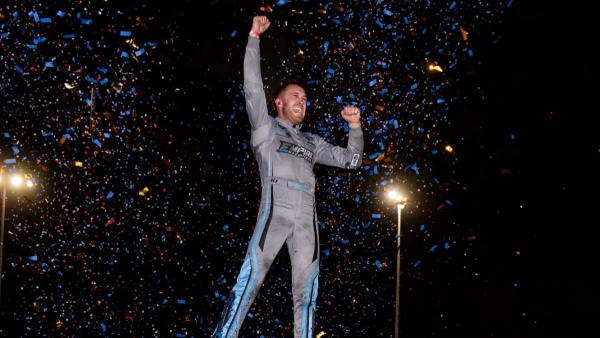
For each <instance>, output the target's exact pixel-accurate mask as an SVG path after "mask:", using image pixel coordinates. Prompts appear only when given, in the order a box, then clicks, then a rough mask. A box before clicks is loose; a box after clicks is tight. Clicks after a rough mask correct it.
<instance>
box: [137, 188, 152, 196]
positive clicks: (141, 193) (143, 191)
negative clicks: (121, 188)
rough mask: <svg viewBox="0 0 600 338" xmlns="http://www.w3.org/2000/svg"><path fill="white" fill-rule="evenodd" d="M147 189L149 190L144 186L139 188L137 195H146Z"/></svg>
mask: <svg viewBox="0 0 600 338" xmlns="http://www.w3.org/2000/svg"><path fill="white" fill-rule="evenodd" d="M148 191H150V189H149V188H148V187H144V189H142V190H140V192H139V193H138V195H140V196H144V195H146V193H147V192H148Z"/></svg>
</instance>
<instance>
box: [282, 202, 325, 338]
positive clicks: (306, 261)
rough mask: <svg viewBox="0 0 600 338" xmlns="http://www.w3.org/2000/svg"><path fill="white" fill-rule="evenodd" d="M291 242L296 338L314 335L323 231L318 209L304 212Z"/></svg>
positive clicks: (289, 244) (288, 240)
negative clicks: (318, 224)
mask: <svg viewBox="0 0 600 338" xmlns="http://www.w3.org/2000/svg"><path fill="white" fill-rule="evenodd" d="M287 245H288V250H289V254H290V258H291V262H292V293H293V296H294V338H312V337H313V336H314V333H313V329H314V326H315V311H316V300H317V291H318V284H319V282H318V276H319V231H318V226H317V217H316V213H315V212H314V209H313V210H310V209H309V212H305V213H303V214H301V215H300V217H299V220H298V222H297V223H296V224H295V226H294V229H293V232H292V235H291V236H290V237H289V238H288V239H287Z"/></svg>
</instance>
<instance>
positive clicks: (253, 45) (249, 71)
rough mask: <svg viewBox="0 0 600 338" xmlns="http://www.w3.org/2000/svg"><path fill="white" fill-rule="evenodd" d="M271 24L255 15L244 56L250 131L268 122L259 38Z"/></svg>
mask: <svg viewBox="0 0 600 338" xmlns="http://www.w3.org/2000/svg"><path fill="white" fill-rule="evenodd" d="M270 25H271V22H269V19H267V17H266V16H255V17H254V18H253V19H252V29H251V30H250V34H249V36H248V44H247V45H246V54H245V56H244V95H245V97H246V110H247V111H248V117H249V118H250V125H251V126H252V131H254V130H256V129H258V128H259V127H261V126H263V125H264V124H266V123H268V122H269V119H270V117H269V110H268V108H267V99H266V97H265V90H264V88H263V82H262V75H261V73H260V45H259V41H260V40H259V38H260V35H261V34H262V33H264V32H265V31H266V30H267V28H269V26H270Z"/></svg>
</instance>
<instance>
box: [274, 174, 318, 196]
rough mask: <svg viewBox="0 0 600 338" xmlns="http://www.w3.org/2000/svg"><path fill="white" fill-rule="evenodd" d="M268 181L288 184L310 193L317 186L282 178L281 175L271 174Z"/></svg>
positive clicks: (295, 188)
mask: <svg viewBox="0 0 600 338" xmlns="http://www.w3.org/2000/svg"><path fill="white" fill-rule="evenodd" d="M268 182H270V183H271V184H278V185H283V186H286V187H288V188H290V189H293V190H300V191H306V192H309V193H314V192H315V188H314V187H311V186H310V185H308V184H306V183H300V182H296V181H291V180H288V179H285V178H281V177H275V176H271V177H269V178H268Z"/></svg>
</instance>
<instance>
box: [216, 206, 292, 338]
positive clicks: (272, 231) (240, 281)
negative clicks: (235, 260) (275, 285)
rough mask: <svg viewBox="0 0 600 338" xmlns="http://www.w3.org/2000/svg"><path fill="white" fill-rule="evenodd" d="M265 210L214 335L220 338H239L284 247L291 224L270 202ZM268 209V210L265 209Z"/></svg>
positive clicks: (262, 212) (262, 211) (260, 214)
mask: <svg viewBox="0 0 600 338" xmlns="http://www.w3.org/2000/svg"><path fill="white" fill-rule="evenodd" d="M265 205H266V207H263V208H261V212H260V213H259V218H258V222H257V226H256V227H255V229H254V234H253V236H252V239H251V240H250V244H249V246H248V251H247V253H246V258H245V260H244V263H243V264H242V268H241V270H240V273H239V275H238V277H237V282H236V284H235V286H234V287H233V289H232V291H231V294H230V296H229V299H228V301H227V304H226V306H225V309H224V310H223V313H222V315H221V319H220V321H219V324H218V325H217V328H216V330H215V333H214V335H213V336H214V337H218V338H235V337H237V336H238V334H239V330H240V328H241V326H242V323H243V321H244V319H245V317H246V313H247V312H248V310H249V309H250V306H251V305H252V302H253V301H254V299H255V298H256V295H257V294H258V290H259V289H260V286H261V285H262V282H263V281H264V278H265V275H266V273H267V271H268V270H269V268H270V267H271V264H272V263H273V260H274V259H275V256H276V255H277V253H278V252H279V250H280V249H281V247H282V246H283V243H284V242H285V239H286V237H287V236H288V234H289V229H290V228H291V225H290V224H289V222H287V221H286V218H285V217H282V215H280V213H279V212H278V210H277V209H278V208H277V207H275V210H273V207H272V205H270V203H265ZM263 209H264V210H263Z"/></svg>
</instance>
